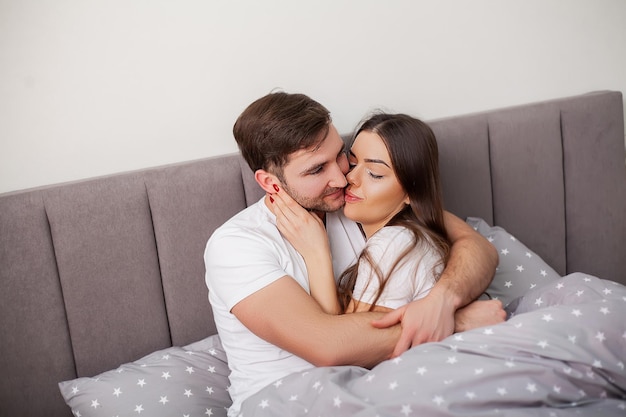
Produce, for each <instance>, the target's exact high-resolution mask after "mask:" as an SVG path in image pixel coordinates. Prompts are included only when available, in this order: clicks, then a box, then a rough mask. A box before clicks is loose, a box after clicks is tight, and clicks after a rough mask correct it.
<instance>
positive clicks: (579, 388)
mask: <svg viewBox="0 0 626 417" xmlns="http://www.w3.org/2000/svg"><path fill="white" fill-rule="evenodd" d="M507 309H508V313H509V315H510V318H509V319H508V320H507V321H506V322H504V323H501V324H499V325H496V326H491V327H483V328H479V329H474V330H471V331H467V332H463V333H457V334H454V335H452V336H450V337H448V338H446V339H444V340H443V341H441V342H437V343H426V344H423V345H420V346H417V347H414V348H413V349H410V350H409V351H407V352H405V353H404V354H403V355H401V356H399V357H398V358H395V359H391V360H387V361H384V362H382V363H381V364H379V365H378V366H376V367H374V368H373V369H371V370H367V369H364V368H361V367H356V366H340V367H324V368H315V369H311V370H309V371H306V372H299V373H294V374H291V375H289V376H287V377H285V378H283V379H281V380H278V381H276V382H275V383H273V384H271V385H270V386H268V387H266V388H264V389H263V390H261V391H260V392H258V393H257V394H255V395H254V396H252V397H250V398H249V399H248V400H247V401H245V402H244V405H243V407H242V415H243V416H245V417H252V416H287V415H289V416H298V415H308V416H318V415H332V416H344V415H345V416H348V415H349V416H449V415H455V416H464V415H467V416H470V415H471V416H476V415H489V416H491V415H493V416H532V415H537V416H555V417H558V416H569V415H602V416H614V415H615V416H626V371H625V369H624V366H625V362H626V287H624V286H622V285H620V284H618V283H615V282H613V281H608V280H603V279H600V278H597V277H593V276H589V275H586V274H582V273H575V274H571V275H568V276H565V277H563V278H561V279H559V280H557V281H555V282H551V283H550V284H548V285H545V286H542V287H537V288H535V289H534V290H531V291H529V292H528V293H527V294H526V295H524V296H523V297H520V298H518V299H516V300H515V301H514V302H513V303H511V304H510V305H509V306H508V308H507Z"/></svg>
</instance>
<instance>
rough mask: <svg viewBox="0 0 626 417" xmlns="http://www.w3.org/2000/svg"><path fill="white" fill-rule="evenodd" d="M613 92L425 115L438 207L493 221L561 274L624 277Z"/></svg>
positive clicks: (624, 212)
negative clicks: (435, 148) (433, 138)
mask: <svg viewBox="0 0 626 417" xmlns="http://www.w3.org/2000/svg"><path fill="white" fill-rule="evenodd" d="M622 103H623V102H622V94H621V93H619V92H595V93H590V94H585V95H580V96H576V97H571V98H564V99H558V100H552V101H546V102H543V103H535V104H529V105H524V106H516V107H511V108H507V109H500V110H495V111H489V112H485V113H480V114H475V115H468V116H462V117H455V118H452V119H445V120H438V121H433V122H431V126H432V127H433V129H434V131H435V134H436V135H437V137H438V139H439V144H440V152H441V165H442V177H443V178H442V180H443V188H444V195H445V202H446V206H447V209H448V210H450V211H452V212H454V213H455V214H457V215H458V216H460V217H462V218H465V217H467V216H478V217H482V218H484V219H485V220H487V221H488V222H489V223H491V224H495V225H498V226H502V227H504V228H505V229H507V230H508V231H509V232H511V233H513V235H515V236H517V237H518V238H519V239H520V240H522V241H523V242H524V243H525V244H526V245H527V246H529V247H530V248H532V249H533V250H534V251H535V252H537V253H538V254H539V255H541V256H542V257H543V258H544V259H545V260H546V261H548V263H550V265H551V266H552V267H553V268H555V270H556V271H557V272H559V273H561V274H566V273H571V272H586V273H589V274H594V275H598V276H600V277H603V278H609V279H612V280H615V281H621V282H623V283H626V259H625V258H624V257H623V256H622V255H621V254H623V253H624V248H626V167H625V165H624V162H625V158H624V153H625V152H624V120H623V104H622Z"/></svg>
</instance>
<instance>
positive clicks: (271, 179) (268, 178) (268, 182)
mask: <svg viewBox="0 0 626 417" xmlns="http://www.w3.org/2000/svg"><path fill="white" fill-rule="evenodd" d="M254 179H255V180H256V182H257V183H258V184H259V185H260V186H261V188H262V189H263V191H265V192H266V193H270V194H273V193H275V192H276V190H275V189H274V184H276V185H279V186H280V185H281V183H280V181H279V180H278V178H277V177H276V175H274V174H270V173H269V172H267V171H266V170H264V169H257V170H256V171H255V172H254Z"/></svg>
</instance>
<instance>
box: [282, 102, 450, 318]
mask: <svg viewBox="0 0 626 417" xmlns="http://www.w3.org/2000/svg"><path fill="white" fill-rule="evenodd" d="M349 162H350V172H349V173H348V174H347V176H346V178H347V181H348V186H347V188H346V191H345V200H346V204H345V206H344V214H345V216H346V217H348V218H350V219H352V220H354V221H356V222H358V223H359V224H360V226H361V228H362V230H363V233H364V234H365V237H366V239H367V244H366V247H365V249H364V250H363V252H362V253H361V255H360V257H359V259H358V261H357V262H356V264H354V265H353V266H352V267H350V268H349V269H348V270H346V271H345V272H344V273H343V274H342V276H341V278H340V280H339V286H338V289H337V290H335V288H336V287H335V282H334V279H333V277H332V267H331V266H330V265H331V261H330V252H329V250H328V242H327V241H326V242H325V243H324V238H323V237H320V236H321V235H320V234H319V233H320V231H322V232H323V227H320V225H322V222H321V221H317V220H319V219H317V217H315V216H303V217H300V219H302V218H305V219H306V218H307V217H308V218H309V219H310V218H314V219H317V220H316V221H314V222H310V221H308V223H309V226H306V225H304V224H298V225H297V227H295V229H297V230H298V231H297V232H294V222H295V220H294V218H290V219H289V221H286V218H287V216H286V215H285V212H284V211H283V210H284V208H285V206H284V204H283V203H284V202H283V198H288V197H286V196H285V193H277V194H276V195H273V197H277V198H276V199H275V200H276V205H277V207H278V210H275V211H276V213H277V225H278V227H279V229H280V230H281V232H283V234H284V235H285V237H287V239H289V240H290V242H292V244H294V246H296V249H297V250H298V251H299V252H300V254H301V255H302V256H303V257H304V260H305V262H306V265H307V270H308V273H309V281H310V287H311V295H312V296H313V297H314V298H315V299H316V300H317V301H318V302H319V303H320V305H321V306H322V308H324V310H325V311H327V312H333V313H337V312H355V311H367V310H377V311H390V310H392V309H396V308H398V307H400V306H402V305H405V304H407V303H408V302H410V301H413V300H415V299H418V298H422V297H424V296H425V295H426V294H427V293H428V291H430V289H431V288H432V287H433V285H434V284H435V282H436V280H437V278H438V277H439V274H440V273H441V271H442V270H443V267H444V265H445V262H446V260H447V257H448V254H449V251H450V241H449V240H448V237H447V235H446V231H445V227H444V221H443V204H442V197H441V189H440V188H441V187H440V182H439V167H438V150H437V142H436V140H435V136H434V134H433V132H432V130H431V129H430V128H429V127H428V125H426V124H425V123H423V122H422V121H420V120H418V119H415V118H413V117H410V116H407V115H404V114H376V115H374V116H372V117H370V118H369V119H368V120H366V121H365V122H364V123H363V124H362V125H361V127H360V128H359V129H358V130H357V132H356V135H355V137H354V140H353V143H352V146H351V148H350V154H349ZM309 219H307V220H309ZM303 223H304V222H303ZM295 236H298V237H297V238H296V237H295ZM303 236H306V238H303Z"/></svg>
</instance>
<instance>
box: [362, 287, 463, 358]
mask: <svg viewBox="0 0 626 417" xmlns="http://www.w3.org/2000/svg"><path fill="white" fill-rule="evenodd" d="M454 313H455V311H454V307H453V304H452V303H449V302H446V299H445V296H444V294H443V293H441V292H438V291H435V290H434V289H433V290H432V291H431V292H430V293H429V294H428V295H427V296H426V297H424V298H422V299H419V300H416V301H413V302H411V303H409V304H407V305H405V306H402V307H400V308H398V309H397V310H394V311H392V312H390V313H387V314H386V315H385V316H384V317H382V318H381V319H379V320H375V321H373V322H372V325H373V326H374V327H377V328H381V329H382V328H386V327H389V326H393V325H394V324H398V323H400V324H401V326H402V333H401V334H400V339H399V340H398V343H397V344H396V347H395V349H394V351H393V353H392V355H391V357H396V356H399V355H401V354H402V353H403V352H405V351H406V350H408V349H410V348H411V347H413V346H417V345H419V344H421V343H425V342H438V341H439V340H442V339H444V338H446V337H448V336H450V335H451V334H452V332H453V331H454V328H455V324H454Z"/></svg>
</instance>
